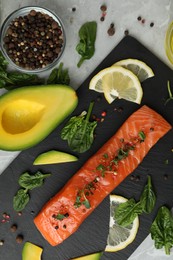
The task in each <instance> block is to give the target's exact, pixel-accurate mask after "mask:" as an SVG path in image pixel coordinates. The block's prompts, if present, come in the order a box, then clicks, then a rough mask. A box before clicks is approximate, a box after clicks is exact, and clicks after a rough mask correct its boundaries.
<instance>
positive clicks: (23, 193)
mask: <svg viewBox="0 0 173 260" xmlns="http://www.w3.org/2000/svg"><path fill="white" fill-rule="evenodd" d="M50 175H51V174H42V173H41V172H39V171H38V172H36V173H35V174H34V175H30V174H29V173H28V172H25V173H23V174H22V175H21V176H20V177H19V180H18V182H19V185H20V186H21V187H22V188H24V189H19V190H18V192H17V194H16V195H15V196H14V198H13V208H14V210H16V211H21V210H23V209H24V208H25V206H26V205H27V204H28V202H29V199H30V197H29V193H28V191H29V190H32V189H34V188H37V187H40V186H42V185H43V181H44V179H45V178H47V177H49V176H50Z"/></svg>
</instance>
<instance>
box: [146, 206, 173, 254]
mask: <svg viewBox="0 0 173 260" xmlns="http://www.w3.org/2000/svg"><path fill="white" fill-rule="evenodd" d="M150 231H151V238H152V239H153V240H154V241H155V247H156V248H157V249H160V248H162V247H164V248H165V253H166V254H167V255H170V249H171V248H172V246H173V218H172V215H171V212H170V210H169V209H168V208H167V207H165V206H162V207H161V208H160V209H159V210H158V213H157V216H156V218H155V220H154V222H153V223H152V225H151V229H150Z"/></svg>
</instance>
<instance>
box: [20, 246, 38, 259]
mask: <svg viewBox="0 0 173 260" xmlns="http://www.w3.org/2000/svg"><path fill="white" fill-rule="evenodd" d="M42 251H43V249H42V248H41V247H39V246H36V245H34V244H32V243H30V242H26V243H25V244H24V247H23V249H22V260H41V254H42Z"/></svg>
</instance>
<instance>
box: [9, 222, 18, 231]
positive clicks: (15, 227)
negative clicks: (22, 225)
mask: <svg viewBox="0 0 173 260" xmlns="http://www.w3.org/2000/svg"><path fill="white" fill-rule="evenodd" d="M10 230H11V232H16V230H17V225H16V224H13V225H12V226H11V228H10Z"/></svg>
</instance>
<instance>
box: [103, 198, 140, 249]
mask: <svg viewBox="0 0 173 260" xmlns="http://www.w3.org/2000/svg"><path fill="white" fill-rule="evenodd" d="M126 201H127V199H126V198H124V197H121V196H118V195H110V221H109V234H108V238H107V245H106V248H105V251H107V252H116V251H119V250H122V249H123V248H125V247H127V246H128V245H129V244H130V243H132V242H133V240H134V239H135V237H136V234H137V231H138V227H139V218H138V217H136V218H135V219H134V221H133V223H132V224H131V225H129V226H127V227H123V226H119V225H118V224H117V223H116V219H115V218H114V212H115V211H116V208H117V206H118V205H119V204H120V203H124V202H126Z"/></svg>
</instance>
